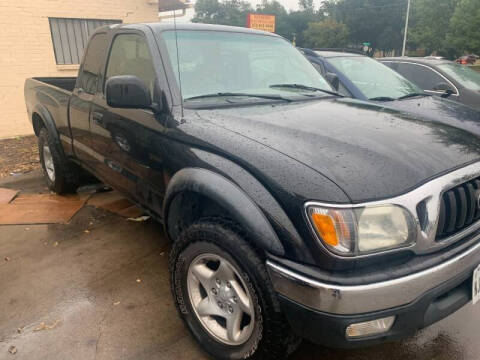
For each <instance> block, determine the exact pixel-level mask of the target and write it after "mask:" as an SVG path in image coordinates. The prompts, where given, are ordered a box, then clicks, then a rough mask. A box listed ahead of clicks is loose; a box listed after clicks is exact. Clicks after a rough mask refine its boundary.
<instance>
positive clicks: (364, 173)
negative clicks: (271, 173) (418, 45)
mask: <svg viewBox="0 0 480 360" xmlns="http://www.w3.org/2000/svg"><path fill="white" fill-rule="evenodd" d="M197 114H198V115H199V116H200V117H201V118H203V119H204V120H207V121H209V122H211V123H213V124H215V125H217V126H221V127H223V128H225V129H228V130H230V131H233V132H235V133H237V134H239V135H242V136H244V137H247V138H249V139H251V140H253V141H255V142H258V143H261V144H263V145H265V146H268V147H270V148H272V149H275V150H276V151H278V152H280V153H282V154H284V155H287V156H289V157H291V158H293V159H295V160H297V161H299V162H301V163H303V164H304V165H306V166H308V167H310V168H312V169H314V170H316V171H317V172H319V173H320V174H322V175H323V176H324V177H327V178H328V179H330V180H331V181H333V182H334V183H335V184H337V185H338V186H339V187H340V188H341V189H342V190H343V191H345V193H346V194H347V195H348V196H349V198H350V199H351V201H352V202H363V201H369V200H377V199H381V198H389V197H392V196H396V195H400V194H402V193H405V192H407V191H409V190H411V189H413V188H415V187H417V186H419V185H420V184H422V183H424V182H426V181H428V180H429V179H432V178H434V177H437V176H439V175H441V174H443V173H447V172H449V171H452V170H454V169H456V168H459V167H462V166H464V165H466V164H468V163H471V162H475V161H478V160H479V159H480V138H479V134H480V122H478V121H470V120H468V121H466V120H465V119H462V118H461V117H458V118H457V117H456V116H451V117H449V119H448V121H442V122H440V121H432V120H430V119H425V118H422V117H420V116H413V115H411V114H407V113H406V112H402V111H397V110H393V109H387V108H384V107H382V106H378V105H376V104H371V103H365V102H361V101H358V100H354V99H322V100H318V101H306V102H301V103H290V104H282V105H263V106H251V107H235V108H226V109H225V108H224V109H215V110H199V111H198V112H197ZM291 176H295V174H291ZM312 200H314V199H312ZM315 200H322V199H315Z"/></svg>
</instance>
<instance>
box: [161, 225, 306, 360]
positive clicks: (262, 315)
mask: <svg viewBox="0 0 480 360" xmlns="http://www.w3.org/2000/svg"><path fill="white" fill-rule="evenodd" d="M240 234H241V231H240V229H239V228H238V227H236V226H235V225H233V224H231V223H229V222H224V221H219V220H211V219H210V220H203V221H199V222H197V223H195V224H193V225H191V226H190V227H189V228H187V229H186V230H184V231H183V232H182V233H181V234H180V236H179V237H178V239H177V240H176V241H175V242H174V244H173V247H172V251H171V254H170V274H171V286H172V293H173V296H174V299H175V304H176V306H177V309H178V311H179V313H180V315H181V317H182V318H183V320H184V321H185V323H186V325H187V327H188V328H189V330H190V331H191V333H192V335H193V336H194V337H195V338H196V340H197V341H198V343H199V344H200V345H201V346H202V347H203V348H204V350H205V351H207V352H208V353H209V354H211V355H212V356H214V357H215V358H217V359H282V358H286V357H287V356H288V355H289V354H290V353H291V352H293V351H294V350H295V348H296V347H297V346H298V344H299V343H300V339H299V338H298V337H296V336H295V335H294V334H293V333H292V331H291V329H290V326H289V325H288V323H287V320H286V319H285V317H284V316H283V314H282V312H281V309H280V305H279V302H278V299H277V295H276V294H275V292H274V290H273V287H272V285H271V282H270V278H269V276H268V274H267V269H266V266H265V261H264V260H262V259H261V257H260V256H259V255H258V253H257V252H256V251H255V250H254V249H253V247H252V246H251V245H250V244H249V243H248V242H247V241H246V240H245V239H244V238H243V237H242V236H241V235H240ZM207 253H208V254H215V255H219V256H221V257H222V258H224V259H226V260H227V261H228V262H230V264H232V265H233V267H234V268H235V270H237V271H238V272H239V274H240V275H241V277H242V280H243V282H244V284H245V286H246V287H248V289H249V291H250V294H251V295H252V299H253V303H254V308H255V323H254V326H253V328H254V329H253V331H252V333H251V335H250V337H249V338H248V340H246V342H245V343H243V344H241V345H227V344H225V343H222V342H220V341H218V340H217V339H215V337H214V336H212V335H210V334H209V332H208V331H207V330H206V329H205V328H204V326H203V325H202V323H201V322H200V320H199V319H198V317H197V315H196V313H195V311H194V309H193V305H192V303H191V301H190V297H189V294H188V286H187V273H188V269H189V266H190V263H191V262H192V261H194V259H197V258H198V256H199V255H201V254H207Z"/></svg>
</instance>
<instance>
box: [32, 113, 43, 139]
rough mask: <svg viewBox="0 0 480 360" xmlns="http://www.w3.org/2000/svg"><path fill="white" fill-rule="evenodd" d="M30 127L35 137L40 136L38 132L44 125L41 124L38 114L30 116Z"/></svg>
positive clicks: (41, 120)
mask: <svg viewBox="0 0 480 360" xmlns="http://www.w3.org/2000/svg"><path fill="white" fill-rule="evenodd" d="M32 125H33V131H34V132H35V135H37V136H38V135H39V134H40V130H41V129H42V128H43V127H45V124H44V122H43V119H42V117H41V116H40V115H38V113H33V115H32Z"/></svg>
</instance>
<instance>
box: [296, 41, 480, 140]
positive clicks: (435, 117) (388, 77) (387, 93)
mask: <svg viewBox="0 0 480 360" xmlns="http://www.w3.org/2000/svg"><path fill="white" fill-rule="evenodd" d="M301 51H302V52H303V54H304V55H305V56H306V57H307V59H309V60H310V62H312V64H313V65H314V66H315V68H316V69H317V70H318V71H319V72H320V73H321V74H322V75H323V76H324V77H325V78H326V79H329V81H330V82H331V85H332V86H333V87H334V88H335V89H336V90H337V91H339V92H340V94H342V95H344V96H349V97H353V98H355V99H360V100H364V101H368V102H372V103H375V104H379V105H381V106H383V107H388V108H392V109H396V110H400V111H403V112H408V113H410V114H411V115H415V116H421V117H422V118H424V119H430V120H431V121H437V122H443V123H447V124H456V123H457V122H458V119H461V120H464V121H465V120H468V121H469V123H475V122H480V111H478V110H476V109H473V108H471V107H468V106H466V105H463V104H460V103H458V102H454V101H451V100H449V99H442V98H440V97H436V96H431V95H429V94H427V93H426V92H424V91H423V90H421V89H420V88H419V87H418V86H417V85H415V84H413V83H412V82H411V81H409V80H407V79H405V78H404V77H403V76H402V75H400V74H399V73H397V72H395V71H393V70H392V69H390V68H389V67H388V66H386V65H384V64H382V63H380V62H378V61H377V60H374V59H372V58H370V57H368V56H363V55H359V54H354V53H346V52H336V51H313V50H310V49H301ZM476 128H477V126H476V125H474V126H473V127H472V128H471V131H474V132H476V131H477V130H476ZM478 135H480V133H478Z"/></svg>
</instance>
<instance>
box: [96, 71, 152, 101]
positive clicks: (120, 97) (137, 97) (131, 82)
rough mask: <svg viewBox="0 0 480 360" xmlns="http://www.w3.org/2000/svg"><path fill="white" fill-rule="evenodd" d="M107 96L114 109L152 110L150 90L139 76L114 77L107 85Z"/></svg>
mask: <svg viewBox="0 0 480 360" xmlns="http://www.w3.org/2000/svg"><path fill="white" fill-rule="evenodd" d="M105 96H106V98H107V104H108V105H109V106H111V107H114V108H130V109H150V108H152V97H151V94H150V90H148V88H147V86H146V85H145V83H144V82H143V81H142V80H140V78H138V77H137V76H133V75H120V76H112V77H111V78H109V79H108V80H107V83H106V84H105Z"/></svg>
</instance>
